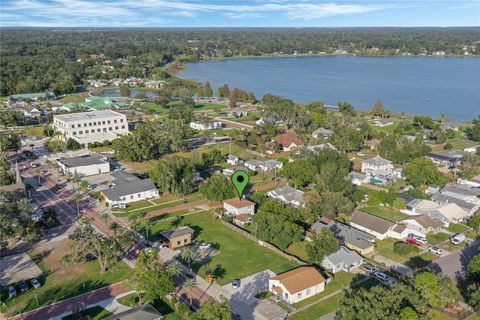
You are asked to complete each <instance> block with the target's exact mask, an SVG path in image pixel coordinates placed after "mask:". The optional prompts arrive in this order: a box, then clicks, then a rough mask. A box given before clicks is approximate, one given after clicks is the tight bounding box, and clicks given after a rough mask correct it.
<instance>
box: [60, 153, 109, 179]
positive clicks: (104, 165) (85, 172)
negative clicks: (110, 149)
mask: <svg viewBox="0 0 480 320" xmlns="http://www.w3.org/2000/svg"><path fill="white" fill-rule="evenodd" d="M57 163H58V165H59V167H60V170H61V171H62V172H63V173H64V174H66V173H70V174H71V175H72V176H77V177H84V176H92V175H95V174H101V173H107V172H110V163H109V161H108V158H107V157H105V156H102V155H100V154H85V155H81V156H76V157H71V158H61V159H57Z"/></svg>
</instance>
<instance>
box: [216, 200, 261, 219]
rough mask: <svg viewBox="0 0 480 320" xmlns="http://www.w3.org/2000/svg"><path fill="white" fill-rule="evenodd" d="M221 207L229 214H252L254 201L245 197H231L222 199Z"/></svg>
mask: <svg viewBox="0 0 480 320" xmlns="http://www.w3.org/2000/svg"><path fill="white" fill-rule="evenodd" d="M223 208H224V209H225V211H226V212H227V213H228V214H229V215H231V216H239V215H241V214H247V215H250V216H252V215H253V214H254V213H255V203H253V202H252V201H250V200H247V199H239V198H233V199H228V200H225V201H223Z"/></svg>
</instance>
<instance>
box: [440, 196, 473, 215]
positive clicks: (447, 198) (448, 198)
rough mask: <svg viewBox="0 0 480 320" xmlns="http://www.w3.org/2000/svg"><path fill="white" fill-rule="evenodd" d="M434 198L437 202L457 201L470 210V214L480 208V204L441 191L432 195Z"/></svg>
mask: <svg viewBox="0 0 480 320" xmlns="http://www.w3.org/2000/svg"><path fill="white" fill-rule="evenodd" d="M432 200H433V201H435V202H437V203H443V204H444V203H455V204H456V205H458V206H459V207H460V208H462V209H464V210H466V211H468V212H469V213H470V214H474V213H475V212H477V210H478V209H479V208H480V205H479V204H477V203H471V202H467V201H465V200H462V199H458V198H455V197H452V196H449V195H446V194H443V193H440V192H437V193H435V194H434V195H433V196H432Z"/></svg>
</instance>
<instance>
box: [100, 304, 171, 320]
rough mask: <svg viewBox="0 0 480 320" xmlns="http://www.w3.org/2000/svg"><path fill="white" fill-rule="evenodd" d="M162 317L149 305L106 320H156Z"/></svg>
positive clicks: (114, 315) (105, 319)
mask: <svg viewBox="0 0 480 320" xmlns="http://www.w3.org/2000/svg"><path fill="white" fill-rule="evenodd" d="M161 317H162V314H161V313H160V312H158V310H157V309H155V308H154V307H153V306H152V305H151V304H149V303H147V304H144V305H143V306H140V307H137V308H133V309H130V310H127V311H123V312H120V313H117V314H113V315H111V316H109V317H106V318H104V320H156V319H160V318H161Z"/></svg>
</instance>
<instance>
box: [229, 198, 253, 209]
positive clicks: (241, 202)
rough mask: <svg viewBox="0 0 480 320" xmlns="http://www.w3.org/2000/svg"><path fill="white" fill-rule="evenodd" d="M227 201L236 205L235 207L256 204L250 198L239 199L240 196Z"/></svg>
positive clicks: (233, 205)
mask: <svg viewBox="0 0 480 320" xmlns="http://www.w3.org/2000/svg"><path fill="white" fill-rule="evenodd" d="M225 203H227V204H229V205H231V206H232V207H235V208H244V207H247V206H250V205H252V204H254V203H253V202H252V201H250V200H247V199H238V198H233V199H228V200H225Z"/></svg>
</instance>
